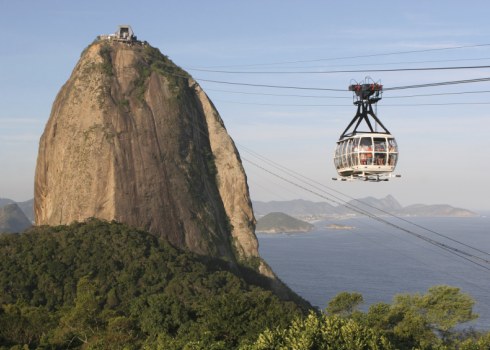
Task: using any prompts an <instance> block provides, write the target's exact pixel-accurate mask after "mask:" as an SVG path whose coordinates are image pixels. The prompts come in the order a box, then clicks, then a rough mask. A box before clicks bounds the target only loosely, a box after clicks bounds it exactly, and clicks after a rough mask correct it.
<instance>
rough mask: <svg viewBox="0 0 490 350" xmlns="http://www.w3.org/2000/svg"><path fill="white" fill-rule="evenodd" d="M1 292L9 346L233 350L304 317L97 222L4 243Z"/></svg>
mask: <svg viewBox="0 0 490 350" xmlns="http://www.w3.org/2000/svg"><path fill="white" fill-rule="evenodd" d="M249 272H250V271H249ZM242 275H243V274H242ZM0 286H1V287H0V288H1V290H0V305H1V306H2V307H1V309H0V344H2V345H3V346H5V347H6V348H9V347H10V346H13V345H16V344H20V345H23V344H28V345H29V347H30V348H36V347H40V348H59V349H66V348H78V347H84V348H98V349H122V348H127V349H137V348H141V347H144V346H145V347H147V348H148V349H152V348H157V345H159V346H163V347H164V348H165V349H166V348H170V349H173V348H175V349H177V348H182V347H184V345H186V344H187V345H189V344H194V345H195V346H194V347H189V349H191V348H192V349H194V348H199V349H201V348H202V349H211V348H215V349H232V348H236V347H237V346H238V345H239V344H242V343H247V342H252V341H254V340H255V338H256V337H257V335H258V334H259V332H261V331H263V330H264V329H265V328H267V327H276V326H284V327H285V326H287V324H288V323H289V322H290V321H291V319H292V318H293V317H294V316H297V315H299V314H300V313H301V311H300V308H299V307H298V306H297V305H296V304H294V303H292V302H283V301H280V300H279V299H278V298H277V297H276V296H275V295H274V294H273V293H272V292H271V291H268V290H266V289H264V288H261V287H258V286H254V285H252V284H250V283H247V281H246V280H245V279H244V278H243V277H238V276H237V270H236V268H234V269H232V268H230V267H229V266H228V264H227V262H223V261H220V260H216V259H215V260H210V259H206V260H204V259H203V258H201V257H199V256H197V255H195V254H192V253H189V252H184V251H180V250H177V249H175V248H173V247H172V246H170V245H169V244H168V243H167V242H165V241H164V240H162V239H158V238H156V237H154V236H152V235H150V234H148V233H146V232H142V231H138V230H135V229H132V228H130V227H128V226H125V225H122V224H118V223H108V222H104V221H99V220H89V221H88V222H86V223H74V224H72V225H69V226H57V227H48V226H43V227H37V228H33V229H32V230H30V231H28V232H26V233H24V234H20V235H17V234H9V235H3V236H1V237H0ZM189 346H190V345H189Z"/></svg>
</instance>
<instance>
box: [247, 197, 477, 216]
mask: <svg viewBox="0 0 490 350" xmlns="http://www.w3.org/2000/svg"><path fill="white" fill-rule="evenodd" d="M252 205H253V208H254V213H255V215H256V216H257V217H258V218H260V217H262V216H264V215H267V214H269V213H273V212H282V213H285V214H288V215H291V216H293V217H296V218H300V219H303V220H315V219H322V218H342V217H353V216H360V215H361V214H360V213H359V212H357V211H356V210H355V208H358V209H361V210H368V211H369V212H372V213H374V214H376V215H381V216H382V215H393V214H394V215H398V216H425V217H474V216H478V214H477V213H474V212H472V211H470V210H467V209H463V208H455V207H452V206H450V205H448V204H434V205H426V204H413V205H409V206H406V207H403V206H402V205H401V204H400V203H399V202H398V201H397V200H396V199H395V198H394V197H393V196H391V195H388V196H386V197H384V198H379V199H378V198H374V197H366V198H361V199H355V200H351V201H349V202H347V204H345V205H338V206H333V205H331V204H329V203H326V202H312V201H307V200H303V199H295V200H290V201H272V202H261V201H253V202H252ZM354 207H355V208H354ZM353 208H354V210H353Z"/></svg>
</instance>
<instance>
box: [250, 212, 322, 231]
mask: <svg viewBox="0 0 490 350" xmlns="http://www.w3.org/2000/svg"><path fill="white" fill-rule="evenodd" d="M314 227H315V226H313V225H312V224H309V223H307V222H305V221H302V220H298V219H296V218H293V217H292V216H289V215H286V214H284V213H277V212H276V213H269V214H267V215H266V216H264V217H262V218H260V219H259V220H257V227H256V231H257V232H261V233H293V232H308V231H311V230H312V229H313V228H314Z"/></svg>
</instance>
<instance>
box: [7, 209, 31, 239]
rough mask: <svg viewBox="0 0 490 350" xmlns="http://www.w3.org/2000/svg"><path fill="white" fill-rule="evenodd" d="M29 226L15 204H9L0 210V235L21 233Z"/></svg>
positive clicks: (27, 220)
mask: <svg viewBox="0 0 490 350" xmlns="http://www.w3.org/2000/svg"><path fill="white" fill-rule="evenodd" d="M31 226H32V223H31V221H30V220H29V219H28V218H27V216H25V214H24V213H23V212H22V210H21V209H20V208H19V206H18V205H17V204H15V203H11V204H7V205H5V206H3V207H2V208H0V233H13V232H23V231H24V230H25V229H27V228H29V227H31Z"/></svg>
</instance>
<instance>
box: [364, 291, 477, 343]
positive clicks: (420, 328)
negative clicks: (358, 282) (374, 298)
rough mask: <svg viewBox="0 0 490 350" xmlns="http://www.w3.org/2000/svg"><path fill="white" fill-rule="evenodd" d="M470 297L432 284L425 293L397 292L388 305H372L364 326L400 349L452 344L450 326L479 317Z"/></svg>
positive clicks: (451, 327)
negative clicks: (474, 310)
mask: <svg viewBox="0 0 490 350" xmlns="http://www.w3.org/2000/svg"><path fill="white" fill-rule="evenodd" d="M473 304H474V301H473V299H472V298H471V297H470V296H469V295H467V294H464V293H461V291H460V289H459V288H456V287H450V286H434V287H431V288H429V290H428V292H427V293H426V294H424V295H421V294H418V293H417V294H398V295H396V296H395V297H394V301H393V303H392V304H391V305H389V304H385V303H379V304H374V305H372V306H371V307H370V308H369V311H368V313H367V314H366V315H365V317H364V318H363V320H364V322H365V325H366V326H368V327H372V328H374V329H377V330H379V331H382V332H383V334H385V335H386V336H387V337H388V338H389V339H390V340H391V342H392V343H393V344H394V345H395V346H396V347H397V348H400V349H412V348H420V349H428V348H433V347H434V346H436V345H437V346H442V345H443V344H446V345H448V344H452V343H454V341H453V340H452V339H451V337H452V329H453V328H454V327H455V326H456V325H458V324H461V323H464V322H467V321H470V320H473V319H475V318H476V317H478V316H477V315H476V314H474V313H473Z"/></svg>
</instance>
